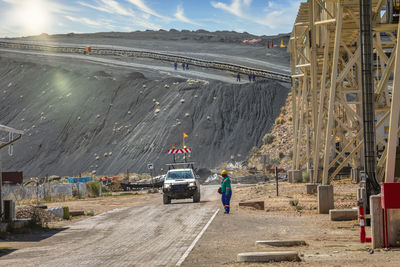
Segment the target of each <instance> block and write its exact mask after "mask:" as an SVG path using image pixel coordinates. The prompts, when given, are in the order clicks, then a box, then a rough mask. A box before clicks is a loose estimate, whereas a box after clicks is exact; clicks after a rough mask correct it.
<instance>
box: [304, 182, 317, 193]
mask: <svg viewBox="0 0 400 267" xmlns="http://www.w3.org/2000/svg"><path fill="white" fill-rule="evenodd" d="M317 189H318V184H306V192H307V195H314V194H316V193H317Z"/></svg>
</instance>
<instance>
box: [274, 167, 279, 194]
mask: <svg viewBox="0 0 400 267" xmlns="http://www.w3.org/2000/svg"><path fill="white" fill-rule="evenodd" d="M275 183H276V196H279V186H278V167H275Z"/></svg>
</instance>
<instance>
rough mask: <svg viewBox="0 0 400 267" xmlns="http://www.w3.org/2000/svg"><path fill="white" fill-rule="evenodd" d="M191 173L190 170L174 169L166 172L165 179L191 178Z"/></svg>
mask: <svg viewBox="0 0 400 267" xmlns="http://www.w3.org/2000/svg"><path fill="white" fill-rule="evenodd" d="M193 178H194V177H193V173H192V172H191V171H175V172H168V174H167V180H176V179H193Z"/></svg>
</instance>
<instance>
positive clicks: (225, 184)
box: [221, 170, 232, 214]
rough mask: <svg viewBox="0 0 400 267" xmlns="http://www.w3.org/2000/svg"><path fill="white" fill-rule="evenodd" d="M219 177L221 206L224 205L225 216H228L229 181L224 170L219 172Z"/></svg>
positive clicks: (230, 194)
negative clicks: (220, 178) (220, 180)
mask: <svg viewBox="0 0 400 267" xmlns="http://www.w3.org/2000/svg"><path fill="white" fill-rule="evenodd" d="M221 175H222V183H221V194H222V197H221V200H222V205H224V209H225V214H229V209H230V201H231V197H232V187H231V179H230V178H229V176H228V172H227V171H226V170H223V171H222V172H221Z"/></svg>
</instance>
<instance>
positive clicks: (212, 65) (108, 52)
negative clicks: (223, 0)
mask: <svg viewBox="0 0 400 267" xmlns="http://www.w3.org/2000/svg"><path fill="white" fill-rule="evenodd" d="M0 48H10V49H19V50H33V51H43V52H55V53H75V54H84V53H85V47H83V46H82V47H73V46H56V45H44V44H31V43H23V42H11V41H10V42H8V41H7V42H6V41H2V42H0ZM90 54H91V55H99V56H126V57H135V58H147V59H153V60H161V61H168V62H186V63H189V64H190V65H191V66H198V67H202V68H207V69H215V70H221V71H228V72H232V73H243V74H248V73H254V74H255V75H256V76H258V77H263V78H268V79H273V80H277V81H281V82H291V79H290V75H287V74H283V73H277V72H272V71H267V70H263V69H258V68H252V67H247V66H242V65H237V64H232V63H226V62H219V61H208V60H203V59H197V58H193V57H185V56H178V55H173V54H166V53H158V52H151V51H144V50H130V49H109V48H100V47H99V48H96V47H91V51H90Z"/></svg>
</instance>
